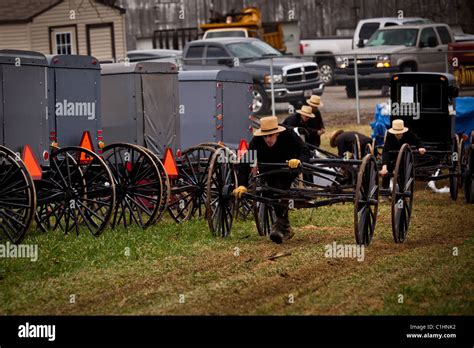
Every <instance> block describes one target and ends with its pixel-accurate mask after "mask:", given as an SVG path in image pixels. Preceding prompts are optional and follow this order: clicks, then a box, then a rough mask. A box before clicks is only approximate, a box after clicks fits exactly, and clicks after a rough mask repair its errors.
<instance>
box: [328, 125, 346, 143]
mask: <svg viewBox="0 0 474 348" xmlns="http://www.w3.org/2000/svg"><path fill="white" fill-rule="evenodd" d="M341 133H344V131H343V130H342V129H338V130H337V131H334V132H332V133H331V137H330V138H329V145H331V147H336V138H337V137H338V136H339V134H341Z"/></svg>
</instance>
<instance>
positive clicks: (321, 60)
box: [300, 36, 352, 85]
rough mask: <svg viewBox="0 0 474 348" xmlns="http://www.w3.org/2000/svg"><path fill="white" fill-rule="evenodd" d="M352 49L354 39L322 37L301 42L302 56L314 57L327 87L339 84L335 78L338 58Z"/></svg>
mask: <svg viewBox="0 0 474 348" xmlns="http://www.w3.org/2000/svg"><path fill="white" fill-rule="evenodd" d="M351 47H352V37H339V36H335V37H329V36H328V37H322V38H319V39H311V40H301V41H300V54H301V55H304V56H314V57H313V61H314V62H316V63H317V64H318V66H319V71H320V72H321V79H322V80H323V82H324V83H325V84H326V85H332V84H333V83H337V82H338V81H337V79H335V78H334V77H335V76H334V68H335V67H336V56H337V55H339V54H341V53H345V52H347V51H349V50H350V49H351Z"/></svg>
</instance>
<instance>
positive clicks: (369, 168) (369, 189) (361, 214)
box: [354, 155, 379, 245]
mask: <svg viewBox="0 0 474 348" xmlns="http://www.w3.org/2000/svg"><path fill="white" fill-rule="evenodd" d="M378 182H379V177H378V170H377V163H376V161H375V157H374V156H372V155H366V156H365V157H364V159H363V160H362V164H361V166H360V168H359V173H358V176H357V185H356V192H355V197H354V231H355V237H356V243H357V244H359V245H369V244H370V242H371V240H372V237H373V236H374V231H375V224H376V222H377V212H378V206H379V202H378V196H379V185H378Z"/></svg>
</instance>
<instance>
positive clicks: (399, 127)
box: [388, 120, 408, 134]
mask: <svg viewBox="0 0 474 348" xmlns="http://www.w3.org/2000/svg"><path fill="white" fill-rule="evenodd" d="M388 132H389V133H392V134H403V133H405V132H408V128H407V127H405V124H404V123H403V120H393V121H392V128H390V129H389V130H388Z"/></svg>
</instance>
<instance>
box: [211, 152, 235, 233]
mask: <svg viewBox="0 0 474 348" xmlns="http://www.w3.org/2000/svg"><path fill="white" fill-rule="evenodd" d="M232 155H233V153H232V152H231V150H229V149H227V148H221V149H218V150H216V152H215V153H214V155H213V156H212V159H211V163H210V167H209V173H208V181H207V195H206V217H207V221H208V224H209V228H210V230H211V232H212V234H213V235H214V236H221V237H227V236H228V235H229V234H230V231H231V228H232V223H233V221H234V216H235V215H236V214H237V199H236V198H235V197H234V195H233V194H232V191H233V190H234V189H235V188H236V186H237V174H236V172H235V170H234V168H233V165H232V164H231V163H229V161H223V160H222V159H223V158H229V157H228V156H232Z"/></svg>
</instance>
